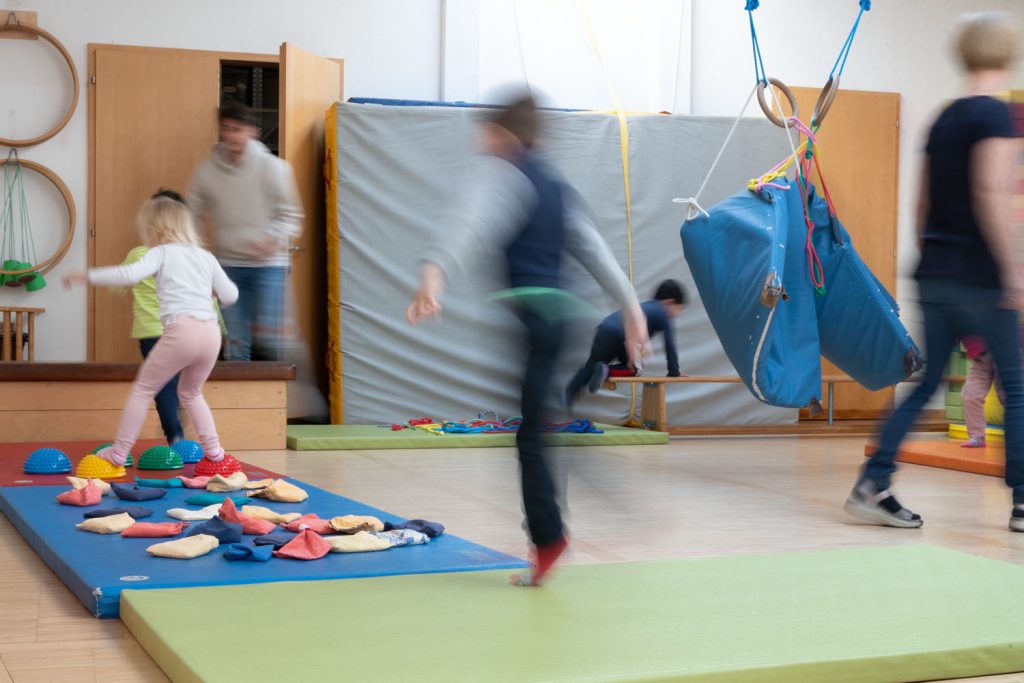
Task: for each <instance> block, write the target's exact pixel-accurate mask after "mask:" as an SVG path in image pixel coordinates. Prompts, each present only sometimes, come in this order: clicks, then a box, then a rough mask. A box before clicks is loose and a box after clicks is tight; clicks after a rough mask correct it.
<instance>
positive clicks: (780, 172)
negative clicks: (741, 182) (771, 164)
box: [747, 140, 817, 190]
mask: <svg viewBox="0 0 1024 683" xmlns="http://www.w3.org/2000/svg"><path fill="white" fill-rule="evenodd" d="M806 149H807V141H806V140H804V141H803V143H802V144H801V145H800V146H799V147H797V148H796V153H797V156H799V155H800V154H802V153H803V152H804V150H806ZM815 154H817V152H815ZM792 165H793V156H792V155H790V156H789V157H787V158H786V160H785V161H784V162H783V163H782V165H781V166H779V167H778V168H777V169H775V170H774V171H772V172H771V173H766V174H764V175H763V176H760V177H758V178H751V179H750V181H749V182H748V183H747V189H748V190H756V189H757V185H758V183H770V182H772V181H773V180H778V179H779V178H784V177H785V176H786V171H788V170H789V167H790V166H792Z"/></svg>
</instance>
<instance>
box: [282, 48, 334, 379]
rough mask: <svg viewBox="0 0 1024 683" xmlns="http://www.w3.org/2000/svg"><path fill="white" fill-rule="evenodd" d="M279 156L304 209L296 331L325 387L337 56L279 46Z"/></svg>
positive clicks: (296, 270)
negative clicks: (329, 154) (327, 181)
mask: <svg viewBox="0 0 1024 683" xmlns="http://www.w3.org/2000/svg"><path fill="white" fill-rule="evenodd" d="M280 64H281V81H280V82H281V97H280V101H281V133H280V140H281V157H282V158H283V159H285V160H286V161H288V162H289V163H290V164H291V166H292V171H293V172H294V173H295V181H296V184H297V185H298V190H299V195H300V196H301V198H302V206H303V209H304V211H305V215H306V218H305V225H304V227H303V231H302V236H301V237H299V239H297V240H295V244H294V245H293V258H292V280H291V283H292V289H293V293H294V299H295V313H296V315H295V318H296V319H297V324H298V327H299V331H300V333H301V334H302V336H303V337H304V339H305V341H306V343H307V344H309V348H310V352H311V354H312V358H313V366H314V367H313V372H314V374H315V376H316V378H317V381H318V383H319V384H320V385H321V387H325V386H326V369H325V360H324V358H325V353H326V348H327V270H326V269H327V262H326V259H325V253H326V251H327V246H326V244H327V243H326V236H325V233H324V230H325V225H326V219H325V208H324V180H323V177H324V176H323V164H324V116H325V113H326V112H327V109H328V108H329V107H330V106H331V105H332V104H334V103H335V102H337V101H338V100H340V99H341V97H342V87H343V77H342V73H343V71H342V64H341V62H340V60H332V59H325V58H324V57H318V56H316V55H314V54H310V53H309V52H306V51H305V50H302V49H300V48H297V47H295V46H294V45H291V44H289V43H284V44H283V45H281V54H280Z"/></svg>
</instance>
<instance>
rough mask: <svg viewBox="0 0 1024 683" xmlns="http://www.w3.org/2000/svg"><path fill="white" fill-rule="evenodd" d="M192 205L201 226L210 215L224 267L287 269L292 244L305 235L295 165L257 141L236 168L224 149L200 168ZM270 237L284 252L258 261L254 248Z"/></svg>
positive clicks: (218, 149) (217, 150)
mask: <svg viewBox="0 0 1024 683" xmlns="http://www.w3.org/2000/svg"><path fill="white" fill-rule="evenodd" d="M188 206H189V208H190V209H191V210H192V212H193V214H195V216H196V220H197V221H199V222H202V220H203V218H204V217H209V219H210V223H211V227H212V239H213V251H214V253H215V254H216V255H217V258H218V259H219V260H220V262H221V264H222V265H225V266H248V267H259V266H287V265H288V263H289V259H288V241H289V239H290V238H292V237H297V236H298V235H299V234H301V232H302V204H301V201H300V199H299V196H298V192H297V190H296V188H295V178H294V176H293V175H292V170H291V167H290V166H289V165H288V163H287V162H286V161H284V160H283V159H279V158H277V157H275V156H274V155H273V154H271V153H270V150H268V149H267V147H266V146H265V145H263V144H262V143H260V142H257V141H256V140H251V141H250V142H249V147H248V148H247V149H246V151H245V154H244V155H242V159H241V162H240V163H239V164H238V165H237V166H236V165H234V164H232V163H230V162H229V161H228V160H227V157H226V155H225V153H224V151H223V148H222V147H221V145H217V146H216V147H214V148H213V152H212V153H211V154H210V156H209V157H207V158H206V159H205V160H204V161H203V162H202V163H201V164H200V165H199V168H197V169H196V172H195V175H194V176H193V177H192V182H191V183H190V184H189V188H188ZM267 235H270V236H272V237H274V238H275V239H276V240H277V241H278V244H279V249H278V250H277V251H275V252H274V254H273V255H271V256H270V257H262V258H261V257H256V256H255V255H254V253H253V252H254V245H255V244H256V243H258V242H261V241H262V240H263V239H264V238H265V237H266V236H267Z"/></svg>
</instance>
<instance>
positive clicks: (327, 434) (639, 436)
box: [288, 424, 668, 451]
mask: <svg viewBox="0 0 1024 683" xmlns="http://www.w3.org/2000/svg"><path fill="white" fill-rule="evenodd" d="M595 426H596V427H597V428H598V429H600V430H602V431H603V432H604V433H603V434H575V433H570V432H551V433H549V434H548V435H547V436H548V437H549V438H550V439H551V441H550V443H551V445H553V446H631V445H640V446H648V445H656V444H666V443H668V433H666V432H652V431H648V430H646V429H631V428H629V427H617V426H615V425H606V424H598V425H595ZM515 445H516V435H515V434H514V433H505V434H445V435H444V436H438V435H437V434H431V433H430V432H426V431H423V430H422V429H403V430H401V431H397V432H393V431H391V429H389V428H388V427H378V426H377V425H289V426H288V448H290V449H292V450H293V451H350V450H385V449H389V448H501V447H510V446H515Z"/></svg>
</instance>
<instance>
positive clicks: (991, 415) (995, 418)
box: [985, 385, 1006, 425]
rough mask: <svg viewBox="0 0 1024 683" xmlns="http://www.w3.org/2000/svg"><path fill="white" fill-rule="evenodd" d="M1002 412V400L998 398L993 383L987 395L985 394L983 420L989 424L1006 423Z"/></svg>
mask: <svg viewBox="0 0 1024 683" xmlns="http://www.w3.org/2000/svg"><path fill="white" fill-rule="evenodd" d="M1004 413H1005V411H1004V410H1003V402H1002V401H1000V400H999V394H998V393H996V387H995V385H993V386H992V388H991V389H989V390H988V395H987V396H985V422H987V423H989V424H990V425H1003V424H1006V417H1005V414H1004Z"/></svg>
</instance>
